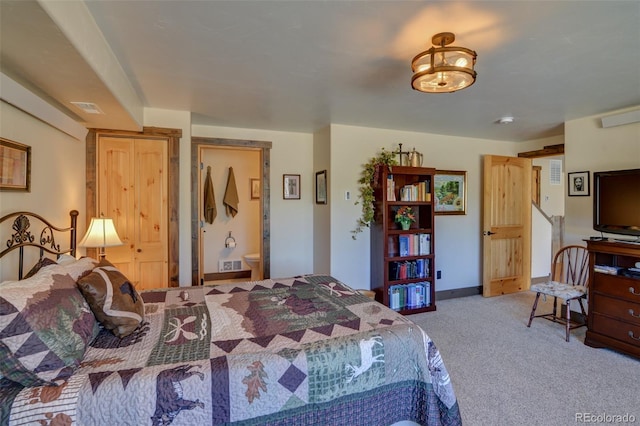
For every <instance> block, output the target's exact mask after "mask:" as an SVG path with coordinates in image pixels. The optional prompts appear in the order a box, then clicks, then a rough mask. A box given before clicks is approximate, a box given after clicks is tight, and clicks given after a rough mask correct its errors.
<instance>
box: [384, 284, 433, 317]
mask: <svg viewBox="0 0 640 426" xmlns="http://www.w3.org/2000/svg"><path fill="white" fill-rule="evenodd" d="M429 305H431V283H429V282H428V281H423V282H419V283H412V284H397V285H392V286H391V287H389V307H390V308H391V309H393V310H394V311H400V310H403V309H419V308H423V307H425V306H429Z"/></svg>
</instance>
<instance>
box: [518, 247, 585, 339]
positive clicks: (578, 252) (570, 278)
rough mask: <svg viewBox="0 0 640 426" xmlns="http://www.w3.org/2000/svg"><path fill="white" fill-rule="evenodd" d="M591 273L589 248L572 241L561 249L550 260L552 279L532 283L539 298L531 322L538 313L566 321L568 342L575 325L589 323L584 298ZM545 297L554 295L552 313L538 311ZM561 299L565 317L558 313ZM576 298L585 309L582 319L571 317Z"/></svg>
mask: <svg viewBox="0 0 640 426" xmlns="http://www.w3.org/2000/svg"><path fill="white" fill-rule="evenodd" d="M588 277H589V252H588V251H587V249H586V248H585V247H583V246H577V245H570V246H565V247H563V248H561V249H560V250H558V252H557V253H556V255H555V256H554V258H553V263H552V264H551V281H550V282H546V283H540V284H533V285H532V286H531V291H535V292H536V300H535V301H534V302H533V307H532V308H531V315H530V316H529V323H528V324H527V327H531V321H533V319H534V318H536V317H541V318H546V319H548V320H550V321H553V322H558V323H561V324H564V325H565V328H566V333H567V337H566V340H567V342H568V341H569V333H570V331H571V330H573V329H574V328H578V327H582V326H586V325H587V314H586V312H585V310H584V305H583V304H582V299H586V297H587V286H588ZM541 294H542V295H543V297H544V298H545V300H546V296H552V297H553V312H551V313H549V314H542V315H535V313H536V308H537V307H538V300H539V299H540V295H541ZM558 299H561V300H562V301H564V302H565V304H566V309H567V310H566V317H565V318H562V316H561V315H558V314H557V301H558ZM572 300H577V301H578V303H580V309H581V310H582V321H579V322H578V321H574V320H572V319H571V301H572Z"/></svg>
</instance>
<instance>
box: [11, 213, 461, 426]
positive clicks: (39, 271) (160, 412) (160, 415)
mask: <svg viewBox="0 0 640 426" xmlns="http://www.w3.org/2000/svg"><path fill="white" fill-rule="evenodd" d="M75 214H76V216H77V212H76V213H75ZM33 219H34V216H31V214H30V213H26V212H18V213H16V214H13V215H7V216H5V217H4V218H2V219H1V220H0V222H5V221H9V222H13V225H12V231H11V232H13V233H12V235H11V236H10V238H9V239H7V240H6V241H7V244H6V247H5V248H4V250H3V251H2V252H1V253H0V255H1V256H4V255H5V254H8V253H9V252H13V251H18V252H19V253H20V254H19V256H18V257H19V259H20V262H23V261H24V256H23V252H22V251H23V250H24V249H25V248H28V247H29V246H33V247H37V249H38V250H39V260H38V262H37V263H36V265H35V266H34V267H33V268H30V271H29V273H27V274H24V277H23V278H22V279H20V280H15V281H7V282H3V283H2V284H0V357H2V358H1V359H0V377H2V378H0V424H2V425H7V424H8V425H21V424H41V425H69V424H78V425H116V424H117V425H154V426H156V425H169V424H173V425H182V424H184V425H214V424H227V425H228V424H231V425H236V424H237V425H254V424H255V425H390V424H393V423H395V422H398V421H403V420H410V421H413V422H416V423H419V424H424V425H458V424H461V419H460V414H459V409H458V403H457V401H456V397H455V395H454V392H453V389H452V386H451V383H450V380H449V375H448V372H447V370H446V368H445V365H444V363H443V361H442V358H441V356H440V353H439V352H438V349H437V348H436V346H435V345H434V343H433V342H432V341H431V339H430V338H429V337H428V335H427V334H426V333H425V332H424V331H423V330H422V329H421V328H420V327H418V326H417V325H416V324H414V323H413V322H411V321H410V320H409V319H407V318H405V317H403V316H401V315H399V314H398V313H396V312H394V311H392V310H390V309H388V308H387V307H385V306H383V305H381V304H379V303H377V302H375V301H373V300H372V299H370V298H368V297H365V296H363V295H362V294H360V293H359V292H358V291H356V290H354V289H353V288H351V287H350V286H348V285H346V284H344V283H342V282H340V281H338V280H336V279H335V278H332V277H330V276H326V275H304V276H297V277H290V278H283V279H270V280H263V281H253V282H243V283H233V284H227V285H218V286H210V287H209V286H201V287H182V288H174V289H166V290H149V291H144V292H140V293H139V294H138V293H137V292H136V291H135V289H133V287H132V286H131V284H130V283H128V282H127V280H126V277H123V276H121V274H119V271H117V268H115V267H113V269H111V268H112V266H108V263H107V262H104V261H103V262H98V260H96V259H92V258H90V257H83V258H80V259H75V257H74V256H72V254H73V255H75V217H74V216H72V221H71V227H69V228H54V227H52V225H51V224H49V223H48V222H46V221H44V225H43V226H44V229H45V231H42V232H41V233H40V238H39V241H35V240H37V239H38V238H37V232H35V231H33V230H32V229H31V227H30V222H31V221H32V220H33ZM35 219H37V220H43V219H42V218H41V217H39V216H37V215H36V216H35ZM27 224H28V225H29V226H27ZM25 226H26V228H25ZM5 228H6V226H5ZM70 228H72V229H70ZM3 229H4V228H3ZM57 229H62V230H63V231H62V232H69V233H71V234H73V236H72V237H71V238H70V242H69V247H68V248H67V249H62V250H61V249H60V246H59V245H57V243H56V242H55V238H53V237H52V236H50V234H51V235H53V234H55V233H56V232H57ZM54 231H55V232H54ZM27 234H28V235H27ZM43 235H44V237H43ZM52 240H54V241H53V245H52ZM2 241H5V238H3V239H2ZM43 247H44V248H43ZM49 257H53V258H54V259H48V258H49ZM41 258H47V259H48V260H46V261H44V260H42V259H41ZM3 260H4V259H3ZM96 273H100V274H102V275H100V274H99V275H100V276H96V275H95V274H96ZM20 276H21V277H22V276H23V274H22V268H20ZM107 276H108V277H107ZM91 277H93V278H91ZM96 277H97V281H99V282H100V283H101V284H104V285H105V286H106V287H108V288H109V289H110V290H105V292H106V294H107V296H106V298H105V299H106V300H107V301H108V303H107V302H105V305H104V306H101V307H100V306H99V307H97V308H96V307H95V306H94V304H93V303H95V300H93V299H92V297H93V296H94V295H93V296H92V294H91V291H87V289H86V285H87V282H92V281H91V280H92V279H95V278H96ZM101 277H102V278H101ZM105 277H106V278H105ZM109 277H110V280H111V283H112V284H113V286H112V287H109V285H108V281H109V280H108V279H107V278H109ZM114 277H116V278H114ZM103 279H104V280H103ZM118 279H120V281H118ZM101 280H103V281H101ZM94 281H95V280H94ZM127 284H128V285H127ZM109 292H111V294H109ZM121 293H122V294H121ZM121 295H124V297H126V298H127V301H128V303H130V306H129V307H130V308H131V312H129V313H127V315H124V314H123V317H122V318H117V317H118V313H119V312H120V311H119V310H118V309H123V310H126V309H124V307H123V306H124V305H118V306H116V305H117V303H119V302H117V298H118V297H120V296H121ZM109 303H110V304H111V305H109V306H107V305H108V304H109ZM114 312H115V313H114ZM136 312H138V313H139V314H140V315H139V316H138V317H135V316H136V315H138V314H136ZM105 315H107V318H105ZM109 315H112V316H113V318H116V319H117V320H119V321H121V322H120V323H116V325H114V324H113V323H112V322H109V321H110V318H108V317H109ZM134 317H135V318H134ZM116 322H117V321H116ZM52 334H54V335H53V336H52ZM116 334H118V335H120V336H121V337H118V336H117V335H116ZM68 335H73V336H72V337H69V336H68ZM69 352H71V354H70V353H69ZM52 360H53V361H52Z"/></svg>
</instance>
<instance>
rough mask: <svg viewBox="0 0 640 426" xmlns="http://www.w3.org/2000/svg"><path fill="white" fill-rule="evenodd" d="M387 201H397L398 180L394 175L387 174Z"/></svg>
mask: <svg viewBox="0 0 640 426" xmlns="http://www.w3.org/2000/svg"><path fill="white" fill-rule="evenodd" d="M387 201H396V182H395V181H394V180H393V175H388V176H387Z"/></svg>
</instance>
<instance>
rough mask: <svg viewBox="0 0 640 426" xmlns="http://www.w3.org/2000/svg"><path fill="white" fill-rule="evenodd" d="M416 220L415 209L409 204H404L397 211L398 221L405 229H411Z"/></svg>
mask: <svg viewBox="0 0 640 426" xmlns="http://www.w3.org/2000/svg"><path fill="white" fill-rule="evenodd" d="M415 221H416V216H415V214H413V209H411V207H409V206H402V207H400V208H399V209H398V211H397V212H396V222H398V223H399V224H400V226H401V227H402V229H403V230H405V231H406V230H407V229H409V228H410V227H411V224H412V223H413V222H415Z"/></svg>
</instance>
